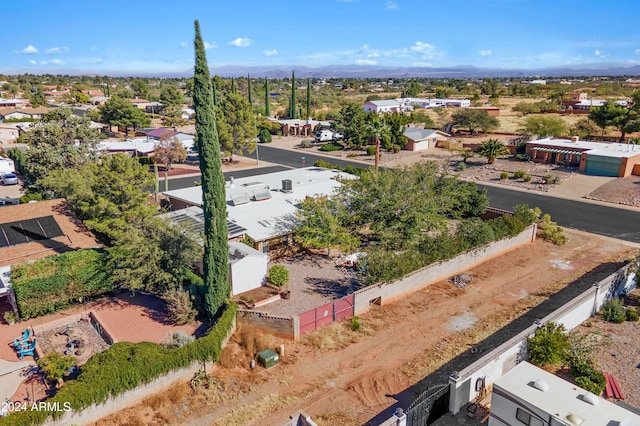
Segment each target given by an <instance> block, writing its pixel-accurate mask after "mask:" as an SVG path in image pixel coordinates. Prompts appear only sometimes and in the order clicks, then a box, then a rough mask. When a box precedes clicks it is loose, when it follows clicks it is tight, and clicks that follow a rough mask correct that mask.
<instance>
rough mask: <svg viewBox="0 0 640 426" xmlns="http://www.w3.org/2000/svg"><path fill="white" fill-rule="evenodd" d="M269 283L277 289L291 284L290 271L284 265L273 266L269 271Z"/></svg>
mask: <svg viewBox="0 0 640 426" xmlns="http://www.w3.org/2000/svg"><path fill="white" fill-rule="evenodd" d="M269 282H271V284H273V285H275V286H276V287H281V286H283V285H285V284H286V283H287V282H289V270H288V269H287V267H286V266H284V265H273V266H272V267H271V269H269Z"/></svg>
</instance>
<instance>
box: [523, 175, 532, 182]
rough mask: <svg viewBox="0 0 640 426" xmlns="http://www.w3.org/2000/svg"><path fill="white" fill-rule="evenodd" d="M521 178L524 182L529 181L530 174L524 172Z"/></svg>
mask: <svg viewBox="0 0 640 426" xmlns="http://www.w3.org/2000/svg"><path fill="white" fill-rule="evenodd" d="M522 180H523V181H525V182H531V175H530V174H525V175H524V176H522Z"/></svg>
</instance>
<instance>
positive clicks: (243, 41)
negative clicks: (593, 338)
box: [227, 37, 253, 47]
mask: <svg viewBox="0 0 640 426" xmlns="http://www.w3.org/2000/svg"><path fill="white" fill-rule="evenodd" d="M227 44H228V45H229V46H235V47H247V46H251V45H252V44H253V40H251V39H248V38H243V37H238V38H237V39H235V40H231V41H230V42H229V43H227Z"/></svg>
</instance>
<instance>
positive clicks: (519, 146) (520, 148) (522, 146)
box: [516, 141, 527, 155]
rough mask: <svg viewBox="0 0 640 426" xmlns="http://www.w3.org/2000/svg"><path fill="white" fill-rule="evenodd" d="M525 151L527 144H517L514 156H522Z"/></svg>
mask: <svg viewBox="0 0 640 426" xmlns="http://www.w3.org/2000/svg"><path fill="white" fill-rule="evenodd" d="M526 150H527V142H525V141H522V142H518V144H517V145H516V154H520V155H523V154H524V153H525V151H526Z"/></svg>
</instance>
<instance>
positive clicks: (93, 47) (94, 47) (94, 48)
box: [89, 46, 98, 52]
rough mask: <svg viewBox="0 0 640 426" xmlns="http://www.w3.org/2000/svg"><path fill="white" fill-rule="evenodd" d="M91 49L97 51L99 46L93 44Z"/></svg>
mask: <svg viewBox="0 0 640 426" xmlns="http://www.w3.org/2000/svg"><path fill="white" fill-rule="evenodd" d="M89 50H90V51H92V52H97V51H98V46H91V47H90V48H89Z"/></svg>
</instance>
